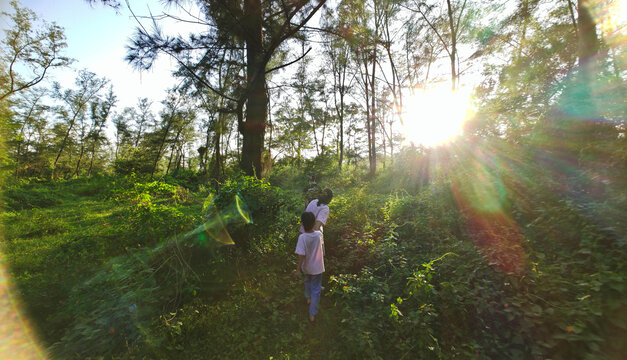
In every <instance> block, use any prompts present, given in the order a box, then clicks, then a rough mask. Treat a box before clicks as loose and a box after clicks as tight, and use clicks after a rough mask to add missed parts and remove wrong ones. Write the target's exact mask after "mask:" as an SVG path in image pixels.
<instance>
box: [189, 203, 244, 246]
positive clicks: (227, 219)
mask: <svg viewBox="0 0 627 360" xmlns="http://www.w3.org/2000/svg"><path fill="white" fill-rule="evenodd" d="M252 222H253V219H252V216H251V214H250V211H249V210H248V206H247V205H246V201H244V199H243V198H242V196H241V195H240V194H236V195H235V197H234V199H233V201H232V202H231V203H230V204H229V205H228V206H226V207H225V208H224V209H222V210H218V208H217V207H216V206H215V204H213V203H211V204H209V205H208V206H207V208H206V215H205V222H204V223H202V224H201V225H200V226H198V227H196V228H195V229H194V230H192V231H190V232H188V233H186V234H184V235H183V236H182V238H183V239H190V238H193V239H196V240H197V242H198V243H200V244H203V245H205V244H207V240H208V239H209V238H211V239H213V240H215V241H216V242H218V243H220V244H223V245H234V244H235V242H234V241H233V239H232V238H231V235H230V234H229V231H228V229H227V227H228V225H229V224H235V223H245V224H251V223H252Z"/></svg>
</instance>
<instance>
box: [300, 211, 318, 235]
mask: <svg viewBox="0 0 627 360" xmlns="http://www.w3.org/2000/svg"><path fill="white" fill-rule="evenodd" d="M300 222H301V223H302V224H303V228H304V229H305V231H307V232H310V231H311V230H312V229H313V226H314V224H315V223H316V215H314V214H313V213H312V212H309V211H306V212H304V213H303V214H302V215H301V216H300Z"/></svg>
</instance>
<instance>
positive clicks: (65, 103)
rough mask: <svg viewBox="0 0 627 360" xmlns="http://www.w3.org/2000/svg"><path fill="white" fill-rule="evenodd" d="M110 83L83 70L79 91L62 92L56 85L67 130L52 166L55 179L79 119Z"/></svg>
mask: <svg viewBox="0 0 627 360" xmlns="http://www.w3.org/2000/svg"><path fill="white" fill-rule="evenodd" d="M108 82H109V80H107V79H104V78H103V79H100V78H98V77H96V74H94V73H92V72H90V71H87V70H81V71H79V72H78V75H77V77H76V80H75V85H76V86H77V89H75V90H72V89H67V90H65V91H62V90H61V85H59V83H55V84H54V97H55V98H57V99H58V100H60V101H61V102H62V105H61V106H60V107H59V114H60V115H61V117H62V119H63V121H64V122H65V123H66V125H67V130H66V131H65V135H64V136H63V139H62V140H61V143H60V144H59V151H58V153H57V157H56V158H55V160H54V163H53V165H52V177H53V178H54V177H55V169H56V167H57V164H58V162H59V159H60V158H61V154H62V153H63V150H65V146H66V144H67V142H68V139H69V138H70V135H71V134H72V130H73V129H74V125H75V124H76V121H77V120H79V117H81V116H83V115H84V112H85V109H86V106H87V104H88V103H89V102H90V101H91V100H92V98H94V97H95V96H96V95H97V94H98V92H100V90H102V88H104V87H105V85H106V84H107V83H108ZM79 163H80V160H79Z"/></svg>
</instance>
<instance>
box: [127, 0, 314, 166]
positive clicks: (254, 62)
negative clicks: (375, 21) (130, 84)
mask: <svg viewBox="0 0 627 360" xmlns="http://www.w3.org/2000/svg"><path fill="white" fill-rule="evenodd" d="M174 2H175V3H177V4H179V5H180V4H182V3H183V2H182V1H174ZM325 2H326V0H316V1H311V0H294V1H289V2H286V1H270V0H268V1H262V0H243V1H242V2H236V1H232V0H214V1H198V4H199V5H201V8H202V10H203V11H204V16H205V24H207V27H208V31H207V32H206V33H204V34H201V35H199V36H196V35H193V36H191V37H190V38H189V40H184V39H182V38H181V37H177V38H168V37H165V36H163V35H162V34H161V32H160V31H159V30H158V29H155V31H153V32H151V33H149V32H148V31H146V30H145V29H144V28H141V27H140V28H139V29H138V32H137V34H136V36H135V38H134V39H133V45H132V46H131V47H130V48H129V54H128V56H127V59H128V60H129V61H130V62H131V63H133V64H134V65H135V66H137V67H138V68H143V69H147V68H150V66H151V65H152V63H153V62H154V60H155V58H156V56H157V54H158V53H160V52H165V53H167V54H169V55H170V56H172V57H174V58H175V59H176V60H177V61H178V62H179V64H181V65H182V66H183V67H185V68H186V69H187V70H188V76H191V77H194V78H196V79H197V80H198V81H200V82H201V83H202V84H203V86H204V87H205V88H207V89H209V90H211V91H214V92H216V93H218V94H219V95H220V96H223V97H225V98H226V99H228V100H229V101H230V102H231V103H233V104H234V106H233V108H236V109H238V110H239V111H238V113H241V109H243V107H244V105H245V106H246V113H245V114H246V115H245V121H244V119H243V116H240V118H239V119H238V128H239V132H240V133H241V134H242V157H241V160H240V167H241V168H242V170H244V172H245V173H247V174H250V175H252V174H255V175H256V176H261V173H262V167H263V166H262V154H263V149H264V135H265V130H266V126H267V120H268V112H267V109H268V89H267V84H266V75H267V74H268V73H269V72H271V71H275V70H278V69H279V68H282V67H284V66H286V65H289V63H288V64H284V65H280V66H277V67H274V68H271V69H267V65H268V64H269V62H270V60H271V59H272V57H273V56H274V55H275V53H276V52H277V50H278V49H279V48H280V47H281V46H283V45H284V44H285V43H286V42H287V41H288V40H289V39H290V38H292V37H294V36H295V35H296V34H297V33H298V32H299V30H300V29H301V28H302V27H303V26H304V25H305V24H306V23H307V22H308V21H309V20H310V19H311V18H312V17H313V15H314V14H315V13H316V12H317V11H318V10H319V9H320V8H321V7H322V6H323V5H324V3H325ZM196 49H201V50H202V51H203V53H202V55H201V56H200V57H199V59H200V60H198V61H196V62H192V61H191V53H193V52H194V50H196ZM234 49H235V50H239V51H244V52H245V58H244V59H243V61H244V62H245V70H246V71H245V74H246V76H245V81H244V85H243V89H241V90H239V91H237V92H236V93H233V94H224V93H222V92H220V91H219V90H217V89H216V87H215V86H214V85H212V83H211V81H212V79H211V77H201V76H199V75H198V74H197V73H196V72H195V70H196V65H197V64H199V63H201V62H204V63H207V62H210V61H211V59H219V58H222V57H221V56H219V55H220V54H222V53H224V52H225V51H232V50H234ZM183 55H185V59H183ZM290 63H291V62H290Z"/></svg>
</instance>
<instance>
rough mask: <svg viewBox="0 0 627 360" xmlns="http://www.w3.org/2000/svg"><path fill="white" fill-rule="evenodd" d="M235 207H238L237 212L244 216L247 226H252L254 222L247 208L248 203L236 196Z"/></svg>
mask: <svg viewBox="0 0 627 360" xmlns="http://www.w3.org/2000/svg"><path fill="white" fill-rule="evenodd" d="M235 205H236V207H237V211H238V212H239V214H240V215H241V216H242V218H243V219H244V221H246V223H247V224H251V223H252V222H253V218H252V217H251V216H250V212H249V211H248V209H247V207H246V202H245V201H244V199H242V197H241V196H240V195H239V194H237V195H235Z"/></svg>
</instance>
